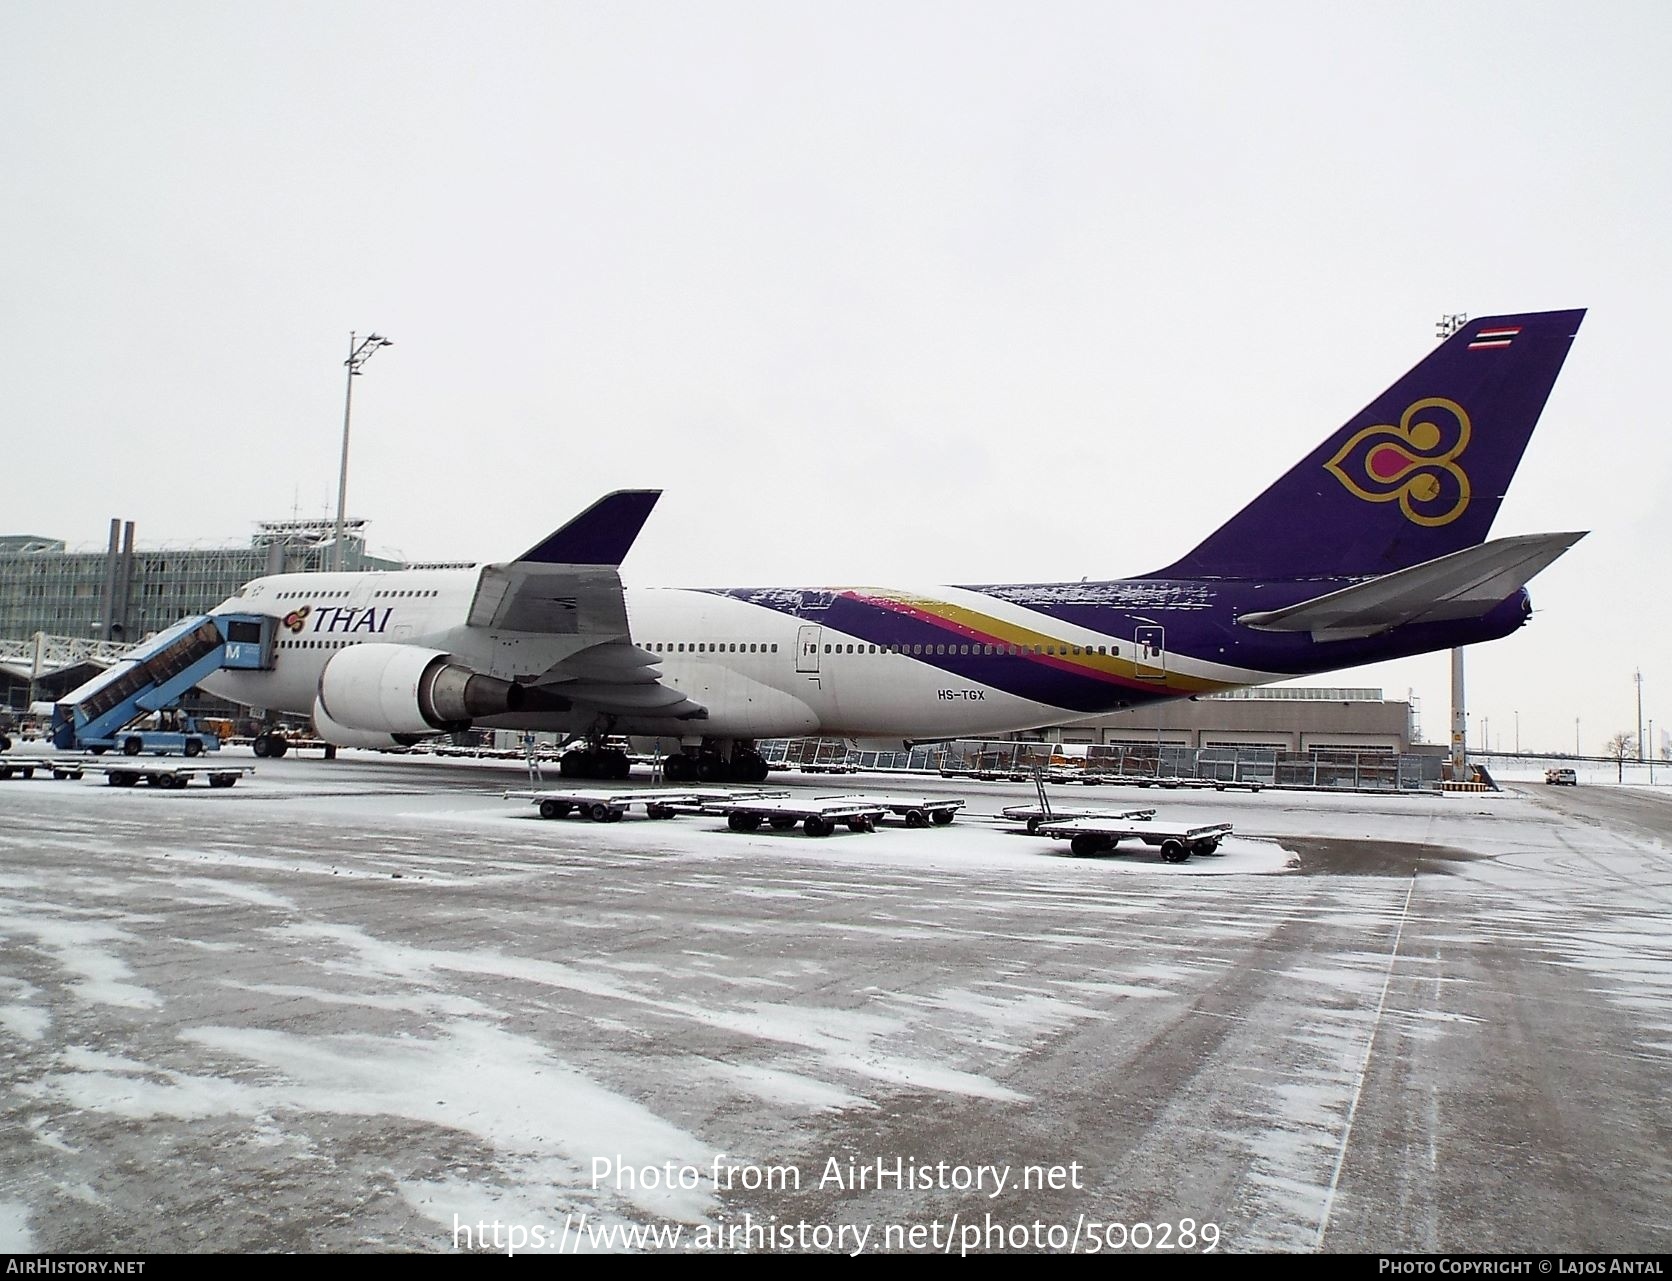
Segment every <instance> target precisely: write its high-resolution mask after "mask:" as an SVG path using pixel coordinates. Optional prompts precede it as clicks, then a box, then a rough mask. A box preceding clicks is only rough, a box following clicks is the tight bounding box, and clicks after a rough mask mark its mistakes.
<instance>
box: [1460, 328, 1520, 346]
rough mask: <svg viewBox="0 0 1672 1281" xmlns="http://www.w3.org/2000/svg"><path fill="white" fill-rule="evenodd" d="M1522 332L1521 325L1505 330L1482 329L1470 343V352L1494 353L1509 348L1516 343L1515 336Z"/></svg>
mask: <svg viewBox="0 0 1672 1281" xmlns="http://www.w3.org/2000/svg"><path fill="white" fill-rule="evenodd" d="M1520 332H1521V326H1520V325H1513V326H1509V327H1507V328H1503V329H1482V330H1481V331H1480V332H1479V333H1477V334H1476V335H1475V336H1474V337H1473V338H1472V339H1470V341H1469V350H1470V351H1492V350H1495V349H1497V348H1500V347H1507V346H1509V345H1510V343H1512V342H1514V341H1515V335H1516V334H1518V333H1520Z"/></svg>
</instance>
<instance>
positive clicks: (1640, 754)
mask: <svg viewBox="0 0 1672 1281" xmlns="http://www.w3.org/2000/svg"><path fill="white" fill-rule="evenodd" d="M1631 679H1632V680H1634V681H1636V682H1637V759H1638V760H1642V759H1643V758H1644V749H1643V669H1642V668H1641V667H1639V668H1638V669H1637V670H1636V671H1635V672H1633V673H1632V675H1631Z"/></svg>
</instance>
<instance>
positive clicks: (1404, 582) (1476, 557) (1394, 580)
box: [1237, 533, 1585, 640]
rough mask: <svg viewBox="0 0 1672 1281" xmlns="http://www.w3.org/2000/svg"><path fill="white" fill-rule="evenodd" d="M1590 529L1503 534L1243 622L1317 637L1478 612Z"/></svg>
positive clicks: (1470, 615) (1474, 615) (1243, 618)
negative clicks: (1476, 544) (1306, 633)
mask: <svg viewBox="0 0 1672 1281" xmlns="http://www.w3.org/2000/svg"><path fill="white" fill-rule="evenodd" d="M1584 536H1585V535H1584V533H1562V534H1523V535H1520V536H1517V537H1514V538H1498V539H1494V540H1493V541H1492V542H1489V543H1482V544H1480V545H1479V546H1477V547H1468V548H1465V549H1464V550H1462V551H1459V552H1453V553H1451V554H1450V555H1449V556H1441V557H1439V558H1438V559H1436V560H1431V561H1425V562H1423V563H1422V564H1420V565H1412V566H1411V567H1410V568H1409V569H1401V570H1397V571H1395V572H1394V573H1391V574H1383V575H1381V576H1380V577H1378V578H1372V579H1369V580H1368V581H1366V582H1362V583H1355V584H1354V585H1353V586H1351V587H1344V588H1342V589H1341V590H1339V591H1334V592H1329V593H1327V594H1325V595H1323V596H1315V597H1313V598H1312V599H1311V600H1307V601H1301V602H1300V603H1299V604H1297V605H1289V606H1286V607H1284V608H1283V609H1272V610H1264V611H1261V612H1259V613H1253V614H1242V615H1239V616H1238V618H1237V622H1239V623H1241V624H1243V625H1244V626H1246V627H1252V628H1255V629H1256V630H1258V631H1267V632H1311V633H1312V637H1313V639H1314V640H1350V639H1355V638H1358V637H1363V636H1374V635H1376V634H1378V633H1379V632H1385V631H1388V630H1390V629H1392V628H1395V627H1402V626H1405V625H1406V624H1409V623H1435V622H1450V621H1455V620H1458V619H1464V618H1478V617H1479V616H1481V615H1482V614H1484V613H1486V612H1487V611H1488V610H1490V609H1492V608H1493V607H1495V606H1496V605H1498V604H1500V603H1501V602H1502V601H1503V600H1505V599H1506V598H1507V597H1509V596H1510V595H1512V594H1513V593H1515V592H1517V591H1519V590H1520V589H1521V588H1522V587H1524V586H1526V584H1527V583H1528V582H1529V581H1530V580H1531V579H1532V577H1533V576H1534V575H1535V574H1537V573H1538V572H1539V571H1540V570H1542V569H1544V568H1545V567H1546V566H1548V565H1549V564H1550V563H1551V562H1552V561H1554V560H1555V559H1556V558H1557V557H1558V556H1560V555H1561V554H1562V553H1563V552H1565V551H1567V549H1568V548H1570V547H1572V546H1573V545H1574V544H1575V543H1577V542H1578V541H1579V540H1580V539H1581V538H1583V537H1584Z"/></svg>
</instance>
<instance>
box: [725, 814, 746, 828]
mask: <svg viewBox="0 0 1672 1281" xmlns="http://www.w3.org/2000/svg"><path fill="white" fill-rule="evenodd" d="M726 826H727V827H729V828H731V830H732V831H734V832H746V831H748V830H749V829H748V828H746V827H744V826H743V815H741V814H736V813H733V814H728V815H726Z"/></svg>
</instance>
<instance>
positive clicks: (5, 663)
mask: <svg viewBox="0 0 1672 1281" xmlns="http://www.w3.org/2000/svg"><path fill="white" fill-rule="evenodd" d="M344 528H345V539H344V543H343V567H344V568H345V569H349V570H362V569H401V568H403V566H402V565H401V563H400V562H398V561H393V560H384V559H380V558H379V557H376V556H372V555H369V554H368V553H367V551H366V544H365V522H364V521H360V520H356V521H349V522H346V523H345V526H344ZM334 535H335V528H334V523H333V522H331V521H305V520H289V521H263V522H261V523H260V524H258V525H257V526H256V532H255V535H254V536H253V537H252V538H251V539H250V541H249V543H248V544H247V545H245V546H241V547H240V546H232V547H226V546H219V547H216V546H186V547H156V548H140V547H136V546H135V545H134V526H133V522H132V521H128V522H126V523H123V522H121V521H118V520H113V521H111V522H110V538H109V542H108V544H107V546H106V547H105V549H104V550H102V551H96V550H79V549H78V550H71V549H70V548H69V547H68V545H67V544H66V543H65V541H64V540H63V539H61V538H51V537H45V536H40V535H35V534H0V709H9V710H10V711H12V712H18V711H22V710H24V709H25V708H27V707H28V705H29V702H30V690H31V687H32V686H33V687H34V698H35V699H36V700H47V699H52V698H55V697H57V696H59V695H61V694H63V693H64V692H66V691H67V690H69V689H72V688H74V686H75V685H77V684H79V683H80V682H81V681H83V680H85V679H87V677H88V676H90V675H92V674H93V672H94V671H95V670H97V669H98V668H99V667H102V666H104V665H106V664H108V663H109V662H110V661H112V660H113V659H114V658H115V657H116V656H117V655H118V654H119V652H120V650H119V647H120V646H121V645H123V644H125V643H129V642H132V641H138V640H141V639H143V638H144V637H146V636H149V635H151V634H152V633H153V632H160V631H162V630H163V629H164V628H166V627H170V626H172V625H173V624H175V623H177V622H178V621H179V620H180V619H182V618H187V617H189V616H191V615H193V614H201V613H204V612H206V611H207V610H210V609H213V608H214V607H215V606H216V605H219V604H220V603H221V602H222V601H224V600H225V599H226V598H227V597H228V596H231V595H232V594H233V593H234V592H235V591H237V590H238V588H239V587H241V586H242V585H243V584H244V583H247V582H248V581H249V580H250V579H252V578H259V577H261V576H262V575H263V574H278V573H289V572H300V571H305V570H323V569H329V568H331V549H332V546H333V545H334ZM37 636H43V637H44V638H47V639H42V640H37Z"/></svg>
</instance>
